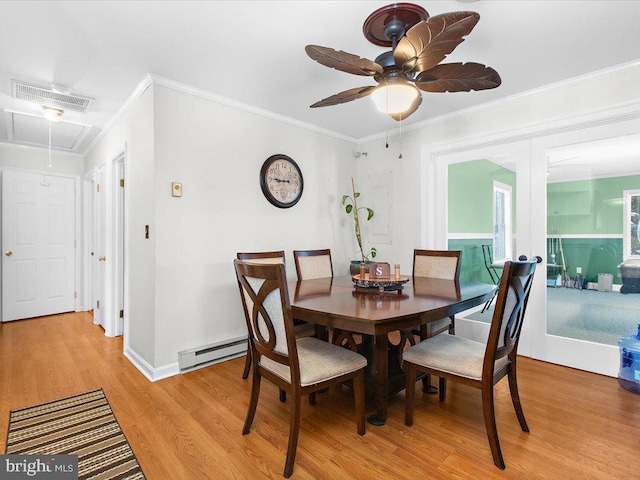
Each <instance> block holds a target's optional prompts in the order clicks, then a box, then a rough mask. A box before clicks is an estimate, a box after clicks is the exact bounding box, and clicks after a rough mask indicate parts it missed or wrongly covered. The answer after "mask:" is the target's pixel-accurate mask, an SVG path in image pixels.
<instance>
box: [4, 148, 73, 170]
mask: <svg viewBox="0 0 640 480" xmlns="http://www.w3.org/2000/svg"><path fill="white" fill-rule="evenodd" d="M48 164H49V152H48V151H47V150H45V149H42V148H33V147H21V146H16V145H8V144H6V145H5V144H0V168H22V169H26V170H37V171H39V172H55V173H64V174H71V175H82V174H83V172H84V168H85V167H84V158H83V157H82V156H81V155H77V154H72V153H62V152H57V151H52V152H51V164H52V165H53V166H52V167H48Z"/></svg>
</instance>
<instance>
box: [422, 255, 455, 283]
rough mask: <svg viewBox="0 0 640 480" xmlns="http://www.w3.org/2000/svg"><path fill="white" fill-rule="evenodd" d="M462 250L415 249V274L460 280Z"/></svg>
mask: <svg viewBox="0 0 640 480" xmlns="http://www.w3.org/2000/svg"><path fill="white" fill-rule="evenodd" d="M461 257H462V252H461V251H460V250H419V249H415V250H414V251H413V276H414V277H430V278H440V279H442V280H458V279H459V277H460V258H461Z"/></svg>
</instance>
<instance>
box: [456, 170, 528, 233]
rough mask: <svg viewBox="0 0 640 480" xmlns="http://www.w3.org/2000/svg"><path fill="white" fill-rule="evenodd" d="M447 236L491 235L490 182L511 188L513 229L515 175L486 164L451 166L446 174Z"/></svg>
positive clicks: (491, 206)
mask: <svg viewBox="0 0 640 480" xmlns="http://www.w3.org/2000/svg"><path fill="white" fill-rule="evenodd" d="M448 175H449V179H448V191H449V194H448V202H449V203H448V209H449V212H448V215H449V216H448V222H449V233H493V181H494V180H495V181H498V182H501V183H505V184H507V185H510V186H511V188H512V194H511V197H512V203H513V205H512V213H513V215H512V217H513V229H514V232H515V228H516V227H515V225H516V205H515V201H516V174H515V172H512V171H511V170H508V169H506V168H503V167H501V166H499V165H496V164H495V163H492V162H490V161H488V160H475V161H473V162H462V163H453V164H451V165H449V171H448Z"/></svg>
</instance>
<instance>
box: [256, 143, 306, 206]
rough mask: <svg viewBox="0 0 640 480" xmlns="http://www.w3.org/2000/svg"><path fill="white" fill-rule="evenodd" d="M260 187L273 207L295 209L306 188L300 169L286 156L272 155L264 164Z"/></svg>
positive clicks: (261, 171)
mask: <svg viewBox="0 0 640 480" xmlns="http://www.w3.org/2000/svg"><path fill="white" fill-rule="evenodd" d="M260 187H261V188H262V193H264V196H265V197H266V198H267V200H269V202H270V203H271V204H272V205H275V206H276V207H278V208H290V207H293V206H294V205H295V204H296V203H298V201H299V200H300V197H302V189H303V188H304V182H303V180H302V172H301V171H300V167H298V164H297V163H296V162H294V161H293V160H292V159H291V158H289V157H287V156H286V155H282V154H277V155H272V156H270V157H269V158H267V159H266V160H265V162H264V163H263V164H262V169H261V170H260Z"/></svg>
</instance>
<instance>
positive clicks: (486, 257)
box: [481, 245, 502, 313]
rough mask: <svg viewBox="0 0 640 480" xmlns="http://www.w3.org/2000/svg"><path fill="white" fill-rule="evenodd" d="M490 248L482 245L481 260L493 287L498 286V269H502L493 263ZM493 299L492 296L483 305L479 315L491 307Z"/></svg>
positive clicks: (499, 265)
mask: <svg viewBox="0 0 640 480" xmlns="http://www.w3.org/2000/svg"><path fill="white" fill-rule="evenodd" d="M492 248H493V247H492V246H491V245H482V260H483V261H484V268H486V269H487V272H488V273H489V278H491V282H493V284H494V285H498V283H499V282H500V275H499V274H498V268H502V265H501V264H497V263H494V262H493V253H492ZM496 293H497V290H496ZM495 298H496V296H495V295H494V296H493V297H491V298H490V299H489V300H488V301H487V303H485V304H484V307H482V312H481V313H484V312H485V310H487V309H488V308H489V307H490V306H491V304H492V303H493V300H494V299H495Z"/></svg>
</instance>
